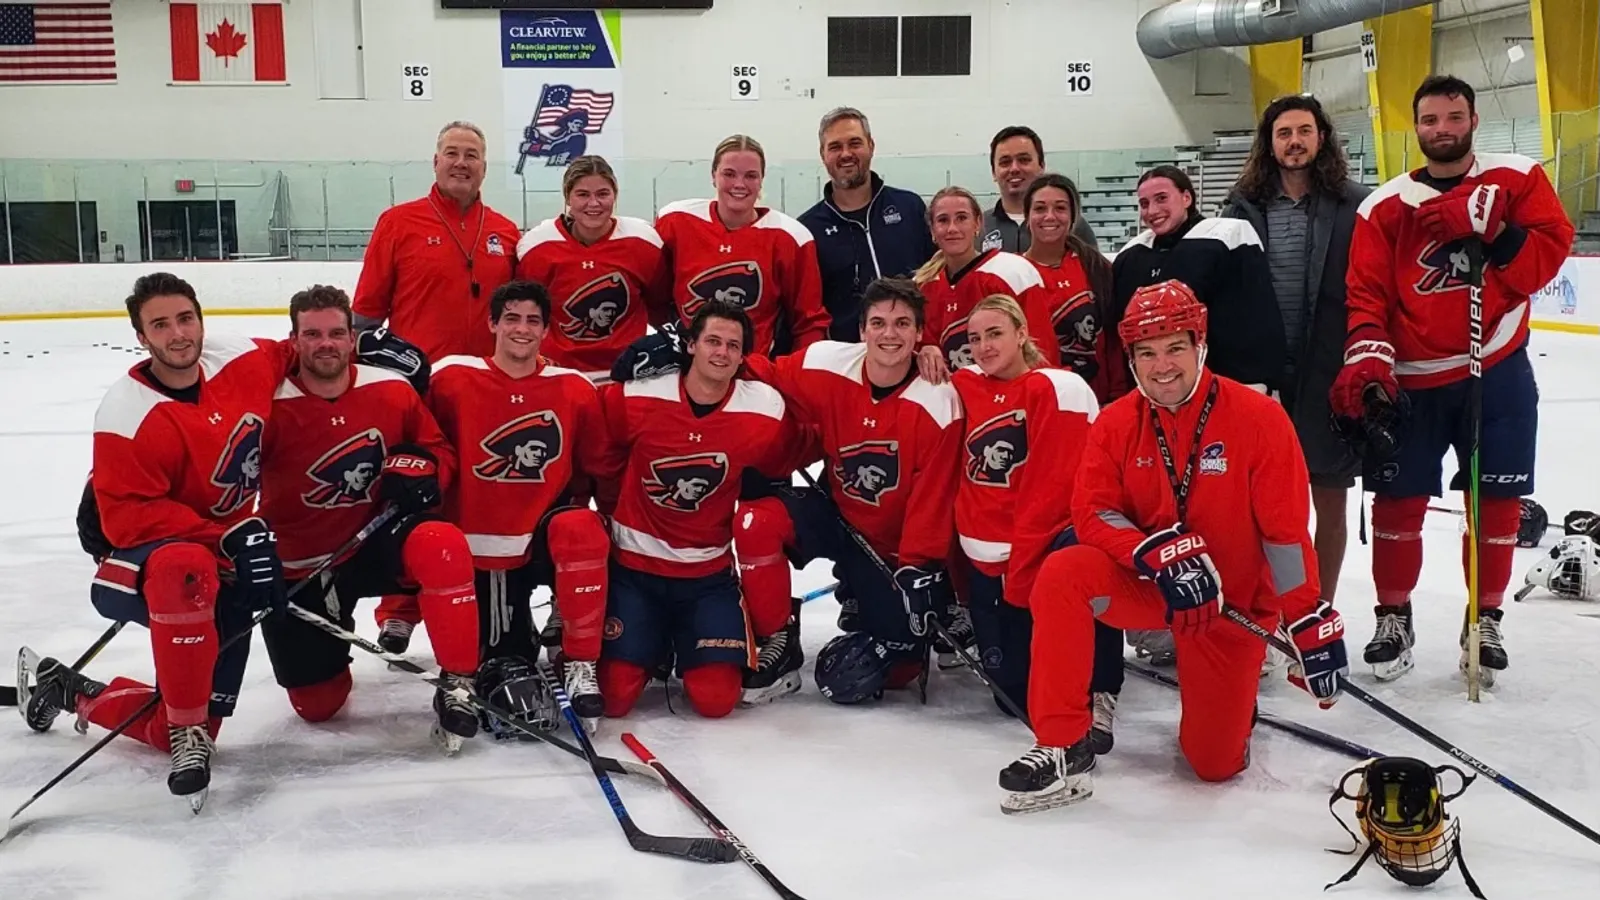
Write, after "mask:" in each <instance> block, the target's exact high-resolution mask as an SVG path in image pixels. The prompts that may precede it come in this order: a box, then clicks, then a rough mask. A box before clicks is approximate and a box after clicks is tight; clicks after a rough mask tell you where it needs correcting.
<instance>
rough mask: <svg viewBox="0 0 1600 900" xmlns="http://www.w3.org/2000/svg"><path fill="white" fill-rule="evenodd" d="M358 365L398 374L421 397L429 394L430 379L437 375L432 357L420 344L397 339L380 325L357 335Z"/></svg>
mask: <svg viewBox="0 0 1600 900" xmlns="http://www.w3.org/2000/svg"><path fill="white" fill-rule="evenodd" d="M356 362H358V363H362V364H363V365H368V366H377V367H378V368H380V369H388V370H389V371H391V372H398V373H399V374H401V375H404V376H405V378H406V380H407V381H409V382H411V387H412V389H414V390H415V391H416V392H417V393H418V394H426V393H427V392H428V377H429V375H431V374H432V371H433V370H432V368H431V367H430V366H429V365H428V357H427V356H425V355H423V352H422V350H421V349H419V348H418V347H417V345H416V344H413V343H411V342H410V341H406V340H403V339H401V338H399V337H397V336H396V335H395V334H394V333H392V332H391V331H389V329H388V328H387V327H384V326H381V325H380V326H379V327H377V328H370V329H368V330H366V331H363V332H361V333H360V334H358V335H356Z"/></svg>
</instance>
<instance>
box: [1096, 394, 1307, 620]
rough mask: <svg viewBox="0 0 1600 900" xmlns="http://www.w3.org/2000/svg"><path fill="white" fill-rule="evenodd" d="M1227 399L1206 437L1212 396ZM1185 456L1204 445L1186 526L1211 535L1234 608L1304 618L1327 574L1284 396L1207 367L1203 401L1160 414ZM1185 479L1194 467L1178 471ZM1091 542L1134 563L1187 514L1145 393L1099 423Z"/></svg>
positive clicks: (1171, 442) (1219, 401)
mask: <svg viewBox="0 0 1600 900" xmlns="http://www.w3.org/2000/svg"><path fill="white" fill-rule="evenodd" d="M1213 381H1215V382H1216V383H1217V398H1216V402H1215V404H1213V406H1212V409H1211V415H1210V418H1209V419H1208V420H1207V421H1206V427H1205V433H1204V434H1201V435H1198V436H1197V435H1196V434H1195V426H1196V425H1197V424H1198V423H1199V421H1200V412H1201V410H1202V409H1203V408H1204V405H1205V398H1206V394H1207V392H1208V391H1209V390H1210V387H1211V384H1212V382H1213ZM1158 415H1159V416H1160V418H1161V429H1162V433H1163V434H1165V435H1166V438H1167V442H1168V446H1169V448H1170V449H1171V451H1172V459H1173V464H1174V465H1176V466H1180V467H1181V466H1184V465H1185V464H1186V462H1187V461H1188V459H1189V458H1190V455H1191V453H1192V450H1193V447H1194V445H1195V442H1196V441H1200V442H1202V443H1201V450H1200V455H1199V458H1198V460H1197V461H1196V466H1195V473H1194V475H1193V477H1191V478H1190V488H1189V502H1188V516H1187V517H1186V519H1185V520H1184V524H1185V525H1187V526H1188V527H1189V530H1190V531H1194V532H1196V533H1198V534H1200V535H1201V536H1202V537H1204V538H1205V540H1206V546H1207V548H1208V551H1209V552H1210V554H1211V559H1212V562H1214V563H1215V564H1216V567H1217V572H1218V573H1219V574H1220V575H1221V576H1222V593H1223V595H1224V596H1225V597H1226V598H1227V600H1228V604H1229V605H1230V606H1236V607H1239V608H1240V609H1245V610H1250V611H1252V612H1253V613H1254V614H1255V615H1256V616H1257V617H1258V618H1262V619H1263V620H1265V619H1270V618H1272V617H1275V616H1276V615H1277V614H1278V612H1279V611H1282V612H1283V613H1284V614H1285V615H1286V616H1288V617H1289V618H1290V619H1296V618H1299V617H1300V616H1303V615H1305V614H1306V613H1308V612H1310V611H1311V610H1312V609H1313V608H1315V606H1316V603H1317V595H1318V594H1319V593H1321V587H1320V585H1321V582H1320V580H1319V578H1318V575H1317V555H1316V552H1315V551H1314V550H1313V549H1312V546H1311V535H1310V534H1308V533H1307V531H1306V528H1307V523H1308V522H1309V521H1310V518H1311V502H1310V499H1309V497H1310V495H1309V494H1308V493H1307V491H1306V480H1307V477H1308V476H1307V475H1306V465H1305V456H1304V454H1302V453H1301V452H1300V442H1299V440H1298V439H1297V438H1296V437H1295V432H1294V426H1293V425H1292V424H1290V422H1289V415H1288V414H1287V413H1286V412H1284V410H1283V407H1282V406H1281V405H1279V404H1278V402H1277V401H1276V400H1273V399H1272V398H1271V397H1268V396H1266V395H1264V394H1260V393H1257V392H1256V391H1255V390H1253V389H1251V388H1248V387H1245V386H1244V385H1242V384H1240V383H1238V382H1237V381H1232V380H1230V379H1227V378H1222V377H1220V376H1217V375H1213V374H1212V373H1211V372H1210V371H1209V370H1206V369H1202V370H1201V375H1200V384H1199V385H1198V386H1197V388H1196V390H1195V395H1194V398H1193V399H1191V400H1190V401H1189V402H1188V403H1185V404H1184V405H1183V406H1181V407H1179V408H1178V412H1177V414H1176V415H1174V414H1173V413H1171V412H1169V411H1168V410H1165V409H1160V410H1158ZM1177 477H1178V480H1179V481H1180V482H1181V481H1182V479H1183V469H1181V468H1180V469H1179V470H1178V472H1177ZM1072 521H1073V524H1074V526H1075V527H1076V528H1077V531H1078V541H1079V543H1082V544H1086V545H1088V546H1091V547H1098V548H1099V549H1101V550H1103V551H1105V552H1106V553H1107V554H1109V555H1110V556H1111V557H1112V558H1113V559H1115V560H1116V561H1117V562H1118V563H1120V564H1121V565H1123V566H1126V567H1127V568H1129V569H1132V568H1133V556H1132V554H1133V548H1134V547H1137V546H1138V545H1139V542H1140V541H1142V540H1144V539H1145V538H1146V537H1147V536H1149V535H1150V534H1153V533H1155V532H1157V531H1160V530H1161V529H1163V528H1167V527H1169V526H1171V525H1173V524H1174V523H1176V522H1177V521H1178V504H1177V499H1176V498H1175V497H1174V496H1173V490H1172V485H1171V484H1170V483H1169V481H1168V477H1167V471H1166V468H1165V467H1164V466H1163V465H1162V462H1161V449H1160V447H1159V446H1158V445H1157V443H1156V437H1155V432H1154V431H1153V430H1152V428H1151V425H1150V401H1149V400H1147V399H1145V396H1144V395H1143V394H1141V393H1139V392H1137V391H1135V392H1133V393H1131V394H1128V395H1126V396H1124V397H1123V398H1122V399H1120V400H1118V401H1116V402H1115V403H1112V404H1110V405H1108V406H1107V407H1106V408H1105V409H1103V410H1101V411H1100V417H1099V419H1097V420H1096V421H1095V423H1094V427H1093V428H1091V429H1090V430H1089V441H1088V446H1087V447H1086V448H1085V449H1084V453H1083V461H1082V464H1081V465H1080V466H1079V468H1078V479H1077V483H1076V484H1075V485H1074V486H1073V492H1072Z"/></svg>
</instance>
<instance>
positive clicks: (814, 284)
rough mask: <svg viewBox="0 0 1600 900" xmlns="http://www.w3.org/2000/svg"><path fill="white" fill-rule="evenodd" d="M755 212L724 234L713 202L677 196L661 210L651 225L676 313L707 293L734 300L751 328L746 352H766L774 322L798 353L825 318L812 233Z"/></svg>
mask: <svg viewBox="0 0 1600 900" xmlns="http://www.w3.org/2000/svg"><path fill="white" fill-rule="evenodd" d="M758 211H759V212H760V218H758V219H756V221H755V222H754V223H752V224H750V225H746V226H744V227H742V228H735V229H733V230H731V231H730V230H729V229H728V228H727V226H725V225H723V224H722V220H721V219H719V218H718V217H717V204H716V201H714V200H681V201H679V202H677V203H670V204H668V205H666V206H664V207H662V208H661V213H660V215H659V216H657V217H656V230H657V231H658V232H660V233H661V239H662V241H664V242H665V245H666V253H667V259H668V265H669V266H670V267H671V270H672V298H673V301H674V303H675V304H676V306H677V309H678V317H679V318H680V319H682V320H683V321H684V322H686V323H687V322H688V321H689V320H690V319H691V318H693V317H694V314H695V311H696V310H698V309H699V308H700V304H702V303H704V302H705V301H707V300H710V299H712V298H718V299H722V300H731V301H733V302H736V303H738V304H740V305H742V306H743V307H744V308H745V310H746V311H747V312H749V313H750V321H751V323H752V324H753V325H754V326H755V331H756V337H755V346H754V347H746V348H744V351H745V353H747V354H748V353H761V354H765V355H768V356H770V355H772V351H773V346H774V344H773V342H774V340H775V339H776V336H777V334H778V331H779V328H780V327H781V328H782V329H783V330H784V331H786V332H787V333H788V335H789V337H790V339H791V342H792V346H791V348H790V349H794V350H798V349H800V348H802V347H805V346H806V345H807V344H810V343H812V342H813V341H819V340H821V339H822V338H823V337H824V336H825V335H826V334H827V332H828V321H829V320H828V313H827V311H826V310H824V309H823V308H822V275H821V273H820V271H819V270H818V269H817V247H816V244H814V243H812V241H811V232H810V231H807V230H806V227H805V226H804V225H801V224H800V222H799V221H798V220H796V219H793V218H790V217H789V216H787V215H784V214H783V213H781V212H778V211H777V210H775V209H768V210H758ZM780 322H781V325H780Z"/></svg>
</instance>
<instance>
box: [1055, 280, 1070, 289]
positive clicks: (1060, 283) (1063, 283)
mask: <svg viewBox="0 0 1600 900" xmlns="http://www.w3.org/2000/svg"><path fill="white" fill-rule="evenodd" d="M1056 287H1058V288H1069V287H1072V282H1071V281H1070V280H1068V279H1066V278H1063V279H1061V280H1060V281H1058V282H1056Z"/></svg>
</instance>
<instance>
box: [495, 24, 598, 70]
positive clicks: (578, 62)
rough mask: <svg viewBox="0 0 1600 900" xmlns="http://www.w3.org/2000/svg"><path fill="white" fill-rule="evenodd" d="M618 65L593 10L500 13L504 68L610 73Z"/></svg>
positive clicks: (501, 49) (502, 64)
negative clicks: (605, 70)
mask: <svg viewBox="0 0 1600 900" xmlns="http://www.w3.org/2000/svg"><path fill="white" fill-rule="evenodd" d="M616 64H617V63H616V59H615V58H614V57H613V56H612V52H611V42H610V41H609V40H607V35H606V31H605V28H604V26H603V25H602V24H601V22H600V14H599V13H597V12H595V11H594V10H580V9H544V10H501V11H500V65H501V67H502V68H506V69H610V68H614V67H615V66H616Z"/></svg>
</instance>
